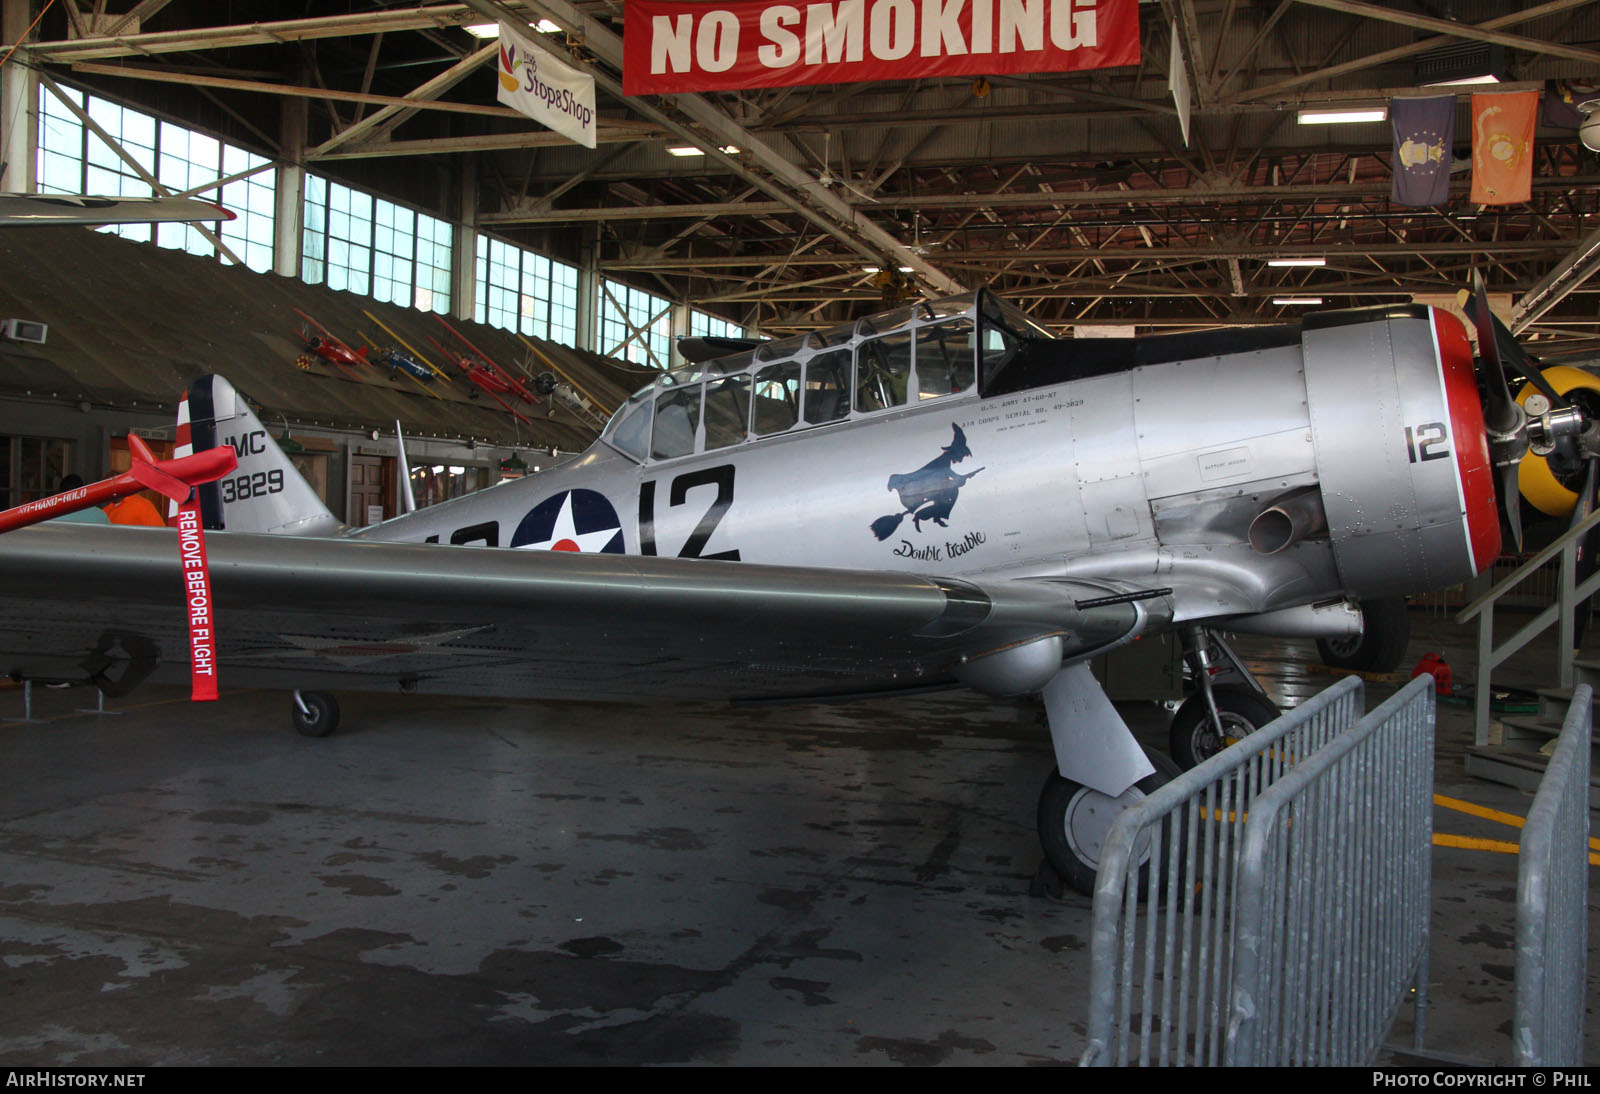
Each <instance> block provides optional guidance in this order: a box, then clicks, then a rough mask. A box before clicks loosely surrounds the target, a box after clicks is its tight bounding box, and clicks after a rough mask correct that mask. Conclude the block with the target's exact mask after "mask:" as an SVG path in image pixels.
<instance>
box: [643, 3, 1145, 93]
mask: <svg viewBox="0 0 1600 1094" xmlns="http://www.w3.org/2000/svg"><path fill="white" fill-rule="evenodd" d="M624 10H625V12H626V22H625V24H624V34H623V51H624V52H623V66H622V90H623V91H624V92H626V93H627V94H629V95H660V94H673V93H677V92H684V91H726V90H734V89H738V88H746V87H788V86H791V85H796V84H832V83H861V82H866V81H870V80H912V79H920V78H923V77H928V76H990V75H996V74H1000V73H1008V74H1015V73H1022V72H1071V71H1076V70H1079V69H1089V68H1111V67H1113V66H1115V65H1136V64H1138V63H1139V4H1138V0H827V2H824V3H806V4H800V3H794V4H784V3H773V2H771V0H734V2H732V3H718V2H716V0H711V2H706V0H627V4H626V5H625V8H624Z"/></svg>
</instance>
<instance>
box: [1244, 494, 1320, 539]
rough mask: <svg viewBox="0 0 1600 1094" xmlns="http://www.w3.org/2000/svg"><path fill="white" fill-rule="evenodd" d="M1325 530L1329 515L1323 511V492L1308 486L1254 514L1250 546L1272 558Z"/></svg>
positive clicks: (1286, 495) (1251, 524) (1251, 523)
mask: <svg viewBox="0 0 1600 1094" xmlns="http://www.w3.org/2000/svg"><path fill="white" fill-rule="evenodd" d="M1327 530H1328V514H1327V512H1326V511H1325V510H1324V509H1323V508H1322V492H1321V490H1319V489H1318V488H1317V487H1315V486H1307V487H1305V488H1303V489H1300V490H1296V491H1294V492H1293V493H1289V494H1285V495H1284V496H1283V497H1281V498H1279V499H1278V500H1277V501H1275V502H1273V503H1272V505H1270V506H1269V507H1267V508H1266V509H1263V510H1262V511H1261V512H1260V513H1258V514H1256V518H1255V519H1254V520H1252V521H1251V522H1250V546H1251V548H1252V549H1254V550H1255V552H1256V553H1257V554H1262V555H1275V554H1277V553H1278V552H1279V551H1282V550H1284V549H1285V548H1287V547H1292V546H1294V545H1295V544H1296V543H1299V542H1300V541H1301V540H1303V539H1311V538H1313V537H1315V536H1320V535H1322V534H1324V533H1325V532H1327Z"/></svg>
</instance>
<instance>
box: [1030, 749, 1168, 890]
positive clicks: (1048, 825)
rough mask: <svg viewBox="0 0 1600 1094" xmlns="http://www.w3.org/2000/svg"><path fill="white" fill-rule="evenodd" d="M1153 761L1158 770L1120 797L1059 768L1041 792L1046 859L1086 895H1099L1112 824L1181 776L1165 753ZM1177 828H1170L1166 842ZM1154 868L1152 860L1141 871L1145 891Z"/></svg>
mask: <svg viewBox="0 0 1600 1094" xmlns="http://www.w3.org/2000/svg"><path fill="white" fill-rule="evenodd" d="M1150 762H1151V763H1153V764H1154V765H1155V768H1156V771H1155V774H1153V775H1147V776H1146V777H1144V778H1143V779H1140V780H1139V781H1138V782H1137V783H1135V784H1134V785H1133V786H1131V787H1129V788H1128V789H1127V790H1125V791H1123V793H1122V794H1121V795H1120V796H1118V797H1115V798H1108V797H1107V796H1106V795H1104V794H1102V793H1100V792H1099V791H1098V790H1091V789H1089V788H1088V787H1087V786H1084V785H1083V784H1082V783H1075V782H1073V781H1071V780H1070V779H1064V778H1062V777H1061V775H1060V774H1059V773H1058V772H1055V771H1052V772H1050V777H1049V778H1048V779H1046V780H1045V783H1044V789H1043V790H1041V791H1040V793H1039V812H1038V824H1039V844H1040V846H1041V847H1043V848H1044V857H1045V859H1046V861H1048V862H1049V863H1050V866H1051V868H1052V869H1054V870H1055V872H1056V873H1057V874H1058V875H1060V877H1061V880H1063V881H1065V882H1066V883H1067V884H1068V885H1070V886H1072V888H1074V889H1076V890H1077V891H1078V892H1080V893H1082V894H1083V895H1084V896H1087V897H1092V896H1094V886H1095V881H1096V879H1097V878H1098V876H1099V873H1100V849H1101V847H1102V846H1103V845H1104V842H1105V838H1106V836H1107V835H1109V834H1110V832H1111V825H1112V823H1113V822H1115V821H1116V819H1117V817H1118V816H1120V815H1121V814H1122V812H1123V811H1124V810H1125V809H1127V808H1129V807H1130V806H1132V805H1133V804H1135V803H1136V802H1140V801H1143V800H1144V799H1145V798H1147V797H1149V796H1150V795H1151V794H1153V793H1155V792H1156V790H1157V789H1159V788H1160V787H1163V786H1165V785H1166V784H1167V783H1169V782H1171V781H1172V779H1173V777H1174V776H1176V775H1177V774H1178V772H1177V771H1176V770H1175V769H1174V767H1173V765H1172V761H1171V760H1168V759H1167V758H1166V757H1165V756H1159V755H1155V754H1151V755H1150ZM1172 827H1173V826H1172V825H1170V824H1169V825H1168V826H1167V830H1166V832H1165V833H1164V835H1163V838H1162V842H1163V846H1165V845H1166V840H1167V838H1168V837H1170V835H1171V831H1172ZM1146 853H1148V852H1146ZM1149 872H1150V867H1149V863H1148V862H1146V863H1145V864H1144V865H1143V866H1142V868H1141V869H1140V871H1139V892H1140V894H1141V895H1143V894H1144V893H1146V892H1147V890H1148V887H1149Z"/></svg>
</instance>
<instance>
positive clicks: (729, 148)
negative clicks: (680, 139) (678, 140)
mask: <svg viewBox="0 0 1600 1094" xmlns="http://www.w3.org/2000/svg"><path fill="white" fill-rule="evenodd" d="M719 151H721V152H722V153H723V154H724V155H728V156H737V155H738V154H739V149H738V148H737V147H736V146H735V145H731V144H725V145H723V146H722V148H721V149H720V150H719ZM705 154H706V153H705V149H703V148H695V147H694V146H692V145H687V144H679V145H674V146H673V147H671V148H668V149H667V155H669V156H703V155H705Z"/></svg>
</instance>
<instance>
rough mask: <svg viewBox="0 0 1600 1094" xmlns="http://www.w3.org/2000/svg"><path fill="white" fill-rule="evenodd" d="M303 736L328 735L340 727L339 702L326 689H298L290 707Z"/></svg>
mask: <svg viewBox="0 0 1600 1094" xmlns="http://www.w3.org/2000/svg"><path fill="white" fill-rule="evenodd" d="M289 713H290V714H291V715H292V716H293V718H294V728H295V730H296V731H297V732H298V733H299V734H300V735H301V736H302V737H326V736H327V735H328V734H330V733H332V732H333V731H334V730H335V729H338V728H339V704H338V703H337V702H336V701H335V700H334V698H333V696H331V695H329V694H328V693H327V692H325V691H297V692H295V693H294V702H293V703H292V704H291V706H290V708H289Z"/></svg>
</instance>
